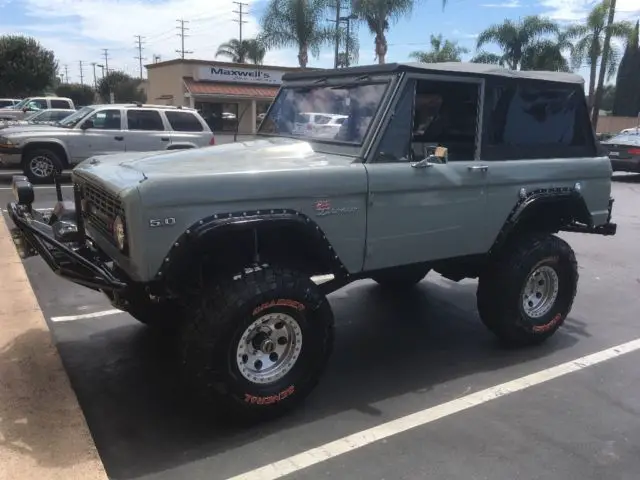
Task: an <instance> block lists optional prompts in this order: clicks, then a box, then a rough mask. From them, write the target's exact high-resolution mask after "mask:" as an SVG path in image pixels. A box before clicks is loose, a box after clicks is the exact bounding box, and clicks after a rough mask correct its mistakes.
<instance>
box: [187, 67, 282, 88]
mask: <svg viewBox="0 0 640 480" xmlns="http://www.w3.org/2000/svg"><path fill="white" fill-rule="evenodd" d="M195 73H196V75H194V77H195V80H199V81H201V80H204V81H215V82H231V83H262V84H268V85H280V83H282V75H283V72H279V71H277V70H263V69H261V68H259V67H256V68H235V67H216V66H202V67H198V69H197V70H196V72H195Z"/></svg>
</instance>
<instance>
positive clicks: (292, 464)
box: [227, 339, 640, 480]
mask: <svg viewBox="0 0 640 480" xmlns="http://www.w3.org/2000/svg"><path fill="white" fill-rule="evenodd" d="M639 349H640V339H636V340H633V341H631V342H628V343H623V344H621V345H618V346H616V347H612V348H608V349H606V350H602V351H600V352H597V353H594V354H591V355H587V356H585V357H581V358H578V359H576V360H573V361H570V362H567V363H563V364H561V365H557V366H555V367H551V368H547V369H545V370H540V371H539V372H536V373H533V374H531V375H527V376H525V377H521V378H517V379H515V380H511V381H509V382H506V383H502V384H500V385H496V386H494V387H490V388H487V389H485V390H481V391H479V392H476V393H472V394H470V395H466V396H464V397H461V398H458V399H456V400H452V401H450V402H446V403H443V404H440V405H436V406H435V407H431V408H427V409H425V410H422V411H420V412H417V413H413V414H411V415H407V416H406V417H401V418H398V419H396V420H392V421H390V422H387V423H383V424H382V425H378V426H377V427H373V428H369V429H367V430H363V431H361V432H358V433H354V434H352V435H349V436H346V437H343V438H340V439H338V440H335V441H333V442H329V443H326V444H324V445H321V446H319V447H316V448H312V449H311V450H307V451H306V452H302V453H299V454H297V455H293V456H291V457H289V458H285V459H284V460H280V461H278V462H275V463H271V464H269V465H265V466H263V467H260V468H257V469H255V470H251V471H249V472H246V473H243V474H241V475H237V476H235V477H232V478H229V479H227V480H273V479H276V478H281V477H284V476H285V475H290V474H292V473H295V472H298V471H300V470H303V469H305V468H308V467H311V466H312V465H316V464H318V463H322V462H325V461H327V460H329V459H331V458H334V457H337V456H340V455H344V454H345V453H348V452H351V451H354V450H357V449H359V448H362V447H365V446H367V445H369V444H371V443H374V442H378V441H380V440H383V439H385V438H388V437H391V436H394V435H398V434H399V433H402V432H406V431H407V430H411V429H413V428H416V427H420V426H423V425H427V424H429V423H431V422H434V421H436V420H439V419H441V418H444V417H448V416H449V415H453V414H455V413H458V412H462V411H464V410H467V409H469V408H472V407H476V406H478V405H482V404H483V403H487V402H490V401H491V400H495V399H496V398H500V397H504V396H506V395H510V394H512V393H515V392H519V391H521V390H525V389H527V388H530V387H533V386H535V385H540V384H542V383H545V382H548V381H550V380H553V379H556V378H559V377H562V376H564V375H567V374H569V373H572V372H577V371H580V370H582V369H584V368H587V367H591V366H593V365H597V364H599V363H602V362H605V361H607V360H611V359H613V358H616V357H619V356H621V355H625V354H627V353H631V352H634V351H636V350H639Z"/></svg>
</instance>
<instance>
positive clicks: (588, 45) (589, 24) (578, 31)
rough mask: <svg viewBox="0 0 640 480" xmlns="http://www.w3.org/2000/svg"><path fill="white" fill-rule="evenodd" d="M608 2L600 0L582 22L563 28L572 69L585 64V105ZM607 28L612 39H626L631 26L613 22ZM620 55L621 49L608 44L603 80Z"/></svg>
mask: <svg viewBox="0 0 640 480" xmlns="http://www.w3.org/2000/svg"><path fill="white" fill-rule="evenodd" d="M610 5H611V3H610V1H609V0H604V1H603V2H602V3H599V4H598V5H596V6H595V7H594V8H593V10H591V12H589V15H588V16H587V19H586V22H584V23H580V24H577V25H573V26H571V27H569V28H568V29H567V31H566V36H567V38H568V39H569V40H573V41H574V44H573V48H572V49H571V63H572V66H573V68H580V67H581V66H582V65H583V64H584V63H586V64H587V65H588V66H589V108H591V107H592V106H593V100H594V98H593V96H594V92H595V89H596V83H597V82H596V75H597V69H598V63H599V60H600V58H601V57H602V52H603V49H604V43H605V42H604V40H605V36H606V33H607V28H606V25H607V16H608V14H609V8H610ZM609 31H610V33H611V36H612V37H614V38H619V39H628V38H629V36H630V35H631V33H632V31H633V25H632V24H631V23H629V22H613V23H612V24H611V27H610V29H609ZM620 57H621V52H620V51H619V50H618V49H617V48H616V47H614V46H613V45H611V46H610V51H609V55H608V56H607V62H606V69H605V72H604V73H605V74H606V77H607V79H609V78H611V77H612V76H613V75H614V74H615V73H616V69H617V67H618V62H619V60H620Z"/></svg>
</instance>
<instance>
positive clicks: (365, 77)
mask: <svg viewBox="0 0 640 480" xmlns="http://www.w3.org/2000/svg"><path fill="white" fill-rule="evenodd" d="M369 80H371V77H370V76H369V75H362V76H360V77H357V78H355V79H353V80H350V81H348V82H345V83H341V84H339V85H331V86H330V87H329V89H330V90H337V89H339V88H355V87H357V86H358V85H359V84H360V83H362V82H365V81H369Z"/></svg>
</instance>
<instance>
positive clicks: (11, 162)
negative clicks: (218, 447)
mask: <svg viewBox="0 0 640 480" xmlns="http://www.w3.org/2000/svg"><path fill="white" fill-rule="evenodd" d="M214 144H215V138H214V135H213V132H212V131H211V129H210V128H209V126H208V125H207V123H206V122H205V121H204V119H203V118H202V117H201V116H200V114H199V113H198V112H197V111H196V110H194V109H191V108H183V107H168V106H162V105H142V104H126V105H124V104H123V105H91V106H89V107H83V108H81V109H80V110H78V111H77V112H75V113H73V114H71V115H69V116H68V117H66V118H65V119H63V120H62V121H60V122H58V123H57V124H56V125H43V126H36V125H31V126H29V127H9V128H6V129H4V130H0V164H1V165H3V166H8V167H14V168H15V167H17V166H19V167H21V168H22V169H23V171H24V174H25V175H26V176H27V177H29V179H30V180H31V181H32V182H33V183H45V182H51V181H53V177H54V176H55V173H56V172H59V171H61V170H63V169H66V168H70V167H73V166H75V165H77V164H78V163H80V162H81V161H83V160H86V159H87V158H89V157H93V156H96V155H106V154H111V153H122V152H152V151H158V150H177V149H186V148H199V147H206V146H208V145H214ZM176 160H177V161H179V158H176Z"/></svg>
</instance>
